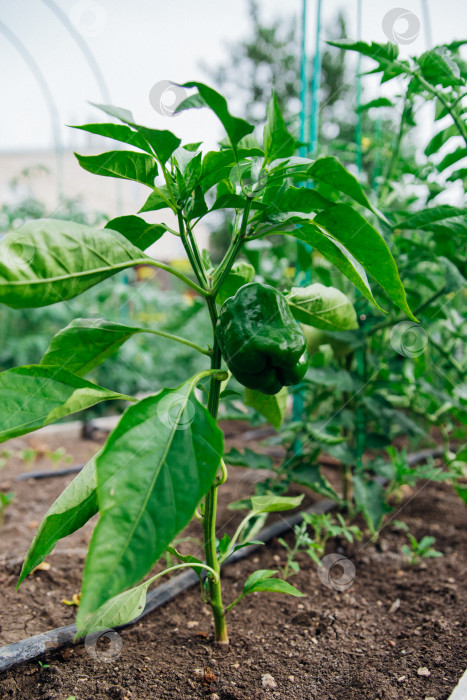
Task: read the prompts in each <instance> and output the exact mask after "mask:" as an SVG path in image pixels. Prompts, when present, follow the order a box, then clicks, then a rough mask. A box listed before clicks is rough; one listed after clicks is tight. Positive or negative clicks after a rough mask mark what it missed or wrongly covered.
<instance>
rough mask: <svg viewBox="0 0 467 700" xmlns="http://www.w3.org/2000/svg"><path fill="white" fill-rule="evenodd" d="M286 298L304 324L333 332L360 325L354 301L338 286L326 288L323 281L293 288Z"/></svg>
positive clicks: (293, 312)
mask: <svg viewBox="0 0 467 700" xmlns="http://www.w3.org/2000/svg"><path fill="white" fill-rule="evenodd" d="M286 298H287V303H288V305H289V307H290V310H291V311H292V314H293V315H294V318H296V319H297V321H299V322H300V323H305V324H307V325H309V326H314V327H315V328H321V329H323V330H331V331H333V330H351V329H354V328H358V321H357V314H356V311H355V309H354V307H353V304H352V302H351V301H350V299H349V298H348V297H347V296H346V295H345V294H344V293H343V292H341V291H340V290H339V289H336V288H335V287H325V286H324V284H320V283H319V282H315V283H314V284H310V285H308V286H307V287H292V289H291V290H290V293H289V294H288V295H287V297H286Z"/></svg>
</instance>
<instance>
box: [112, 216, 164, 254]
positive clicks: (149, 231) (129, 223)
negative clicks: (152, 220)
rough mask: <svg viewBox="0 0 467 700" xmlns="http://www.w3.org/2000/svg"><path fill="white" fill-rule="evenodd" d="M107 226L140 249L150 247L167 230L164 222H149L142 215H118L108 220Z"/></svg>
mask: <svg viewBox="0 0 467 700" xmlns="http://www.w3.org/2000/svg"><path fill="white" fill-rule="evenodd" d="M105 228H110V229H111V230H112V231H118V232H119V233H121V234H122V236H125V238H126V239H127V240H129V241H130V243H133V245H135V246H136V247H137V248H139V249H140V250H146V248H149V246H151V245H152V244H153V243H155V242H156V241H158V240H159V238H161V237H162V236H163V235H164V233H165V232H166V231H167V227H166V226H164V224H148V223H147V222H146V221H145V220H144V219H142V218H141V217H140V216H117V218H116V219H111V221H108V222H107V223H106V225H105Z"/></svg>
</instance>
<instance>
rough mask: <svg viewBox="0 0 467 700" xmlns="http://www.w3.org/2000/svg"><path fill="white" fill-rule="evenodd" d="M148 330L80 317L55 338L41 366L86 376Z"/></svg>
mask: <svg viewBox="0 0 467 700" xmlns="http://www.w3.org/2000/svg"><path fill="white" fill-rule="evenodd" d="M145 330H146V329H145V328H137V327H134V326H126V325H123V324H121V323H114V322H113V321H106V320H105V319H103V318H77V319H75V320H74V321H72V322H71V323H70V324H69V325H68V326H67V327H66V328H62V330H60V331H59V332H58V333H57V334H56V335H55V336H54V337H53V338H52V340H51V341H50V344H49V347H48V348H47V350H46V351H45V354H44V357H43V358H42V360H41V365H49V366H59V367H63V368H65V369H67V370H69V371H70V372H73V373H74V374H77V375H79V376H84V375H85V374H87V373H88V372H90V371H91V370H92V369H94V367H97V366H98V365H100V364H101V363H102V362H104V360H106V359H107V358H108V357H110V355H113V353H114V352H117V350H118V349H119V348H120V347H121V346H122V345H123V343H125V342H126V341H127V340H128V339H129V338H131V337H132V336H133V335H134V334H135V333H144V332H145Z"/></svg>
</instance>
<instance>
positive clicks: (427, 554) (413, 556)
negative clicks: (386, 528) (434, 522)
mask: <svg viewBox="0 0 467 700" xmlns="http://www.w3.org/2000/svg"><path fill="white" fill-rule="evenodd" d="M407 537H408V538H409V540H410V547H409V545H407V544H403V545H402V547H401V550H402V553H403V554H404V556H405V557H406V559H407V561H408V563H409V564H410V565H411V566H415V565H417V564H420V563H421V561H422V559H434V558H435V557H442V556H443V553H442V552H438V550H437V549H434V548H433V545H434V543H435V538H434V537H431V536H429V535H425V537H422V539H421V540H420V542H417V540H416V539H415V537H414V536H413V535H412V534H411V533H410V532H408V533H407Z"/></svg>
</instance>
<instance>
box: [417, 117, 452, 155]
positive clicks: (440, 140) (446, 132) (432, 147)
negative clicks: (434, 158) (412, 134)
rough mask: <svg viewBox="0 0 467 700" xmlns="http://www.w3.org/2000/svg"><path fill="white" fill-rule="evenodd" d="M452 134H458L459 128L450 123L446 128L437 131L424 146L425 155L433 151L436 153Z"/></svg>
mask: <svg viewBox="0 0 467 700" xmlns="http://www.w3.org/2000/svg"><path fill="white" fill-rule="evenodd" d="M452 136H459V129H458V128H457V126H456V125H455V124H451V125H450V126H448V127H447V128H446V129H442V130H441V131H438V133H437V134H435V135H434V136H433V138H432V139H430V141H429V142H428V145H427V147H426V148H425V155H426V156H431V155H432V154H433V153H437V152H438V151H439V150H440V148H441V147H442V146H444V144H445V143H446V142H447V141H449V139H450V138H451V137H452Z"/></svg>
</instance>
